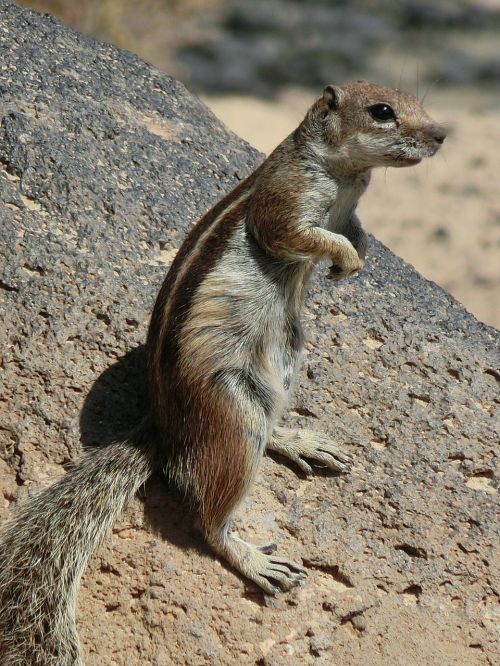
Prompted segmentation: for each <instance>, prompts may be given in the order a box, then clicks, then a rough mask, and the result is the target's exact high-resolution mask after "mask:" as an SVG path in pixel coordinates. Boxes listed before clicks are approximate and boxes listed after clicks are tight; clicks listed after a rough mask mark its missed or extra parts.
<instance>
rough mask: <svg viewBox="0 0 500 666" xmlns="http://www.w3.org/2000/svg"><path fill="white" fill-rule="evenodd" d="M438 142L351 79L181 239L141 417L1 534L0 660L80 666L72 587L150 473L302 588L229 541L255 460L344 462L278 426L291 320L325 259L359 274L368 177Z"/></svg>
mask: <svg viewBox="0 0 500 666" xmlns="http://www.w3.org/2000/svg"><path fill="white" fill-rule="evenodd" d="M445 136H446V132H445V130H444V129H443V127H441V126H440V125H437V124H436V123H434V122H433V121H432V120H431V119H430V117H429V116H428V115H427V114H426V112H425V111H424V109H423V108H422V106H421V104H420V103H419V102H418V100H417V99H415V98H414V97H413V96H411V95H409V94H407V93H404V92H401V91H399V90H392V89H389V88H385V87H381V86H378V85H374V84H372V83H368V82H365V81H357V82H354V83H350V84H347V85H343V86H327V87H326V88H325V90H324V92H323V94H322V96H321V97H320V98H319V99H318V100H317V101H316V102H315V103H314V104H313V105H312V107H311V108H310V109H309V110H308V112H307V115H306V116H305V118H304V120H303V121H302V123H301V124H300V125H299V127H298V128H297V129H296V130H295V131H294V132H293V133H292V134H291V135H290V136H288V137H287V138H286V139H285V140H284V141H283V143H281V144H280V145H279V146H278V147H277V148H276V150H275V151H274V152H273V153H272V154H271V155H270V156H269V157H268V158H267V159H266V160H265V161H264V162H263V164H262V165H261V166H260V167H259V168H258V169H257V170H256V171H255V172H254V173H253V174H251V175H250V176H249V177H248V178H247V179H246V180H245V181H243V182H242V183H240V184H239V185H238V186H237V187H236V188H235V189H234V190H233V191H232V192H231V193H230V194H228V195H227V196H226V197H225V198H224V199H223V200H222V201H220V202H219V203H218V204H216V205H215V206H214V207H213V208H212V209H211V210H210V211H209V212H208V213H207V214H206V215H205V216H204V217H203V218H202V219H201V220H200V221H199V222H198V223H197V224H196V225H195V226H194V228H193V229H192V230H191V232H190V233H189V235H188V236H187V238H186V240H185V241H184V243H183V245H182V246H181V248H180V250H179V251H178V253H177V255H176V257H175V259H174V261H173V263H172V265H171V267H170V270H169V272H168V274H167V276H166V279H165V282H164V283H163V286H162V288H161V291H160V293H159V295H158V298H157V301H156V304H155V307H154V310H153V314H152V318H151V324H150V328H149V333H148V340H147V349H148V373H149V384H150V392H151V408H150V412H149V414H148V415H147V416H146V418H145V419H144V421H143V422H142V423H141V424H139V425H138V426H137V429H136V431H135V432H134V433H133V434H132V435H131V436H130V439H129V440H128V441H124V442H117V443H115V444H112V445H110V446H108V447H106V448H104V449H100V450H93V451H90V452H88V453H86V454H85V455H84V457H83V458H82V460H81V461H80V462H79V463H78V464H77V465H76V466H75V468H74V469H73V470H72V471H70V472H69V473H67V474H66V475H65V476H64V477H63V478H62V479H61V480H60V481H58V482H57V483H56V484H55V485H53V486H52V487H49V488H47V489H45V490H43V491H42V492H40V493H38V494H37V495H35V496H34V497H32V498H30V499H28V500H27V501H26V502H24V503H23V504H22V506H21V508H20V510H19V512H18V513H17V515H16V516H15V517H14V518H13V519H12V520H11V521H10V522H9V523H7V525H6V526H5V527H4V529H3V531H2V532H1V536H0V546H1V552H0V655H1V656H0V663H1V664H2V666H20V665H21V664H22V665H23V666H26V665H30V664H31V665H34V664H37V665H41V664H43V665H44V666H48V665H51V666H56V665H57V666H69V665H71V666H74V665H75V664H77V665H78V664H81V663H82V661H81V656H80V647H79V641H78V636H77V633H76V629H75V615H74V605H75V597H76V589H77V585H78V582H79V579H80V577H81V574H82V572H83V569H84V568H85V566H86V564H87V561H88V559H89V557H90V555H91V554H92V552H93V551H94V549H95V548H96V547H97V545H98V544H99V542H100V541H101V540H102V538H103V537H104V536H105V534H106V533H107V531H108V529H109V528H110V527H111V525H112V523H113V522H114V520H115V519H116V517H117V516H118V514H119V513H120V512H121V511H122V510H123V508H124V507H125V505H126V504H127V502H128V501H129V500H130V499H131V498H132V497H133V496H134V494H135V493H136V491H137V490H138V488H139V487H140V486H141V485H142V484H143V483H144V482H145V481H146V480H147V479H148V478H149V476H150V475H151V474H152V473H153V472H154V471H155V470H158V469H163V470H164V472H165V474H166V475H167V477H168V478H169V479H171V480H172V481H173V482H174V483H175V484H176V485H177V486H178V488H180V490H181V491H182V492H183V493H184V494H185V495H186V496H187V497H188V498H189V499H190V500H191V502H192V503H193V505H194V507H195V508H196V511H197V512H198V516H199V521H200V525H201V527H202V529H203V532H204V534H205V536H206V539H207V541H208V543H209V544H210V545H211V547H212V548H213V550H214V551H215V552H216V553H217V554H218V555H220V556H221V557H222V558H224V559H225V560H227V561H228V562H229V563H230V564H231V565H232V566H233V567H234V568H235V569H236V570H237V571H239V572H240V573H241V574H243V575H244V576H246V577H247V578H249V579H250V580H252V581H254V582H255V583H256V584H257V585H258V586H260V587H261V588H262V589H263V590H264V592H266V593H268V594H274V593H276V592H277V591H278V590H289V589H290V588H291V587H292V586H294V585H297V584H299V583H301V582H302V581H303V580H304V577H305V574H306V570H305V569H304V567H303V566H302V565H300V564H297V563H294V562H289V561H288V560H287V559H284V558H281V557H278V556H276V555H275V554H274V551H273V547H267V548H266V547H263V548H259V547H257V546H255V545H251V544H249V543H246V542H245V541H243V540H241V539H239V538H238V537H236V536H235V535H234V534H233V533H232V531H231V520H232V517H233V514H234V512H235V510H236V508H237V507H238V505H239V504H240V503H241V501H242V500H243V498H244V497H245V496H246V495H247V493H248V492H249V490H250V488H251V486H252V484H253V482H254V481H255V478H256V476H257V474H258V470H259V466H260V463H261V460H262V457H263V455H264V453H265V451H276V452H278V453H280V454H282V455H284V456H287V457H289V458H290V459H291V460H293V461H294V462H295V463H297V465H298V466H299V467H300V468H301V469H302V470H303V471H304V472H307V473H309V472H311V467H310V465H309V463H308V462H307V461H315V462H316V463H319V464H322V465H326V466H327V467H329V468H330V469H332V470H334V471H344V470H346V469H347V468H348V466H349V462H350V456H349V455H348V454H347V453H346V452H344V451H343V450H342V448H341V446H340V445H338V444H337V443H334V442H331V441H329V439H328V438H327V437H326V436H325V435H322V434H318V433H314V432H310V431H308V430H299V431H296V432H292V431H288V430H284V429H282V428H279V427H276V423H277V420H278V418H279V416H280V413H281V411H282V410H283V408H284V406H285V403H286V401H287V398H288V395H289V393H290V390H291V387H292V385H293V380H294V376H295V374H296V371H297V366H298V363H299V360H300V355H301V349H302V345H303V341H302V338H303V336H302V330H301V325H300V310H301V307H302V303H303V300H304V292H305V289H306V286H307V284H308V280H309V278H310V276H311V273H312V271H313V269H314V267H315V266H316V264H317V263H318V261H319V260H320V259H323V258H329V259H330V260H331V262H332V267H331V268H330V273H329V275H330V277H331V278H333V279H335V280H338V279H340V278H343V277H346V276H349V275H352V274H354V273H356V272H357V271H358V270H359V269H360V268H361V267H362V266H363V262H364V258H365V253H366V247H367V237H366V234H365V232H364V231H363V230H362V228H361V225H360V223H359V220H358V218H357V217H356V215H355V209H356V205H357V203H358V199H359V197H360V196H361V195H362V194H363V192H364V191H365V189H366V187H367V185H368V182H369V178H370V171H371V169H372V168H373V167H378V166H383V167H388V166H394V167H403V166H410V165H413V164H417V163H418V162H419V161H420V160H421V159H423V158H425V157H430V156H432V155H434V153H436V151H437V150H438V149H439V148H440V146H441V144H442V143H443V141H444V139H445Z"/></svg>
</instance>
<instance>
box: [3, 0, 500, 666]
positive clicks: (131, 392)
mask: <svg viewBox="0 0 500 666" xmlns="http://www.w3.org/2000/svg"><path fill="white" fill-rule="evenodd" d="M0 50H1V63H2V65H1V73H0V90H1V97H0V117H1V121H0V193H1V200H2V207H1V209H0V215H1V225H0V235H1V244H0V256H1V270H0V294H1V305H0V315H1V319H2V322H3V326H2V329H1V332H0V335H1V338H0V345H1V349H2V357H1V364H2V373H1V381H2V389H1V393H0V405H1V412H0V418H1V422H0V484H1V486H0V487H1V498H2V501H1V503H0V518H2V519H3V518H5V517H6V516H7V515H8V514H9V512H10V511H11V509H13V508H14V505H15V501H16V500H17V499H18V498H20V497H22V496H23V494H25V493H26V492H28V491H29V489H30V488H34V487H38V486H40V485H41V484H46V483H48V481H49V479H51V478H53V477H54V476H55V475H57V474H59V473H62V468H63V467H64V465H65V463H67V462H68V461H69V460H71V459H73V458H74V457H75V456H76V455H77V453H78V450H79V448H80V446H81V443H83V444H84V445H93V444H102V443H103V442H105V441H107V440H109V438H110V437H112V436H114V435H116V434H117V433H119V432H123V431H126V430H127V428H128V427H130V425H131V424H132V423H134V422H135V420H136V419H137V418H138V417H139V415H140V413H141V411H142V410H143V409H144V404H145V386H144V368H143V364H144V354H143V349H142V347H141V345H142V343H143V341H144V339H145V333H146V327H147V323H148V315H149V312H150V309H151V306H152V303H153V300H154V298H155V295H156V292H157V290H158V288H159V285H160V283H161V281H162V278H163V275H164V273H165V271H166V269H167V267H168V265H169V263H170V261H171V259H172V257H173V256H174V254H175V251H176V249H177V247H178V246H179V243H180V242H181V241H182V238H183V236H184V234H185V232H186V230H187V229H188V228H189V227H190V225H191V224H193V223H194V221H195V220H196V219H197V218H198V217H199V215H200V214H201V213H202V212H203V211H204V210H205V209H206V208H207V207H209V206H210V205H211V204H212V203H213V202H214V201H215V200H217V199H218V198H219V197H220V196H221V194H222V193H223V192H226V191H227V190H229V189H230V188H231V187H232V186H234V185H235V184H236V183H237V182H238V180H239V179H241V178H242V177H243V176H244V175H245V174H247V173H248V172H249V171H250V170H251V169H252V168H253V167H254V166H255V165H256V164H257V163H258V162H259V160H260V156H259V155H258V154H257V153H256V152H255V151H254V150H252V149H251V148H250V147H249V146H248V145H247V144H244V143H243V142H242V141H241V140H239V139H238V138H237V137H236V136H234V135H232V134H231V133H229V132H228V131H227V130H225V129H224V128H223V127H222V126H221V125H220V124H219V123H218V122H217V121H216V120H215V118H214V117H213V116H212V115H211V114H210V112H208V111H207V109H206V108H205V107H204V106H203V104H201V103H200V102H199V101H198V100H196V99H195V98H194V97H193V96H192V95H190V94H189V93H188V92H187V91H186V90H185V88H184V87H183V86H182V85H181V84H179V83H178V82H176V81H174V80H173V79H171V78H169V77H168V76H165V75H163V74H161V73H160V72H158V71H156V70H155V69H153V68H152V67H150V66H149V65H147V64H145V63H144V62H141V61H140V60H138V59H137V58H136V57H135V56H133V55H131V54H129V53H126V52H122V51H119V50H117V49H115V48H113V47H111V46H108V45H103V44H98V43H96V42H94V41H92V40H90V39H87V38H85V37H83V36H81V35H78V34H76V33H73V32H71V31H69V30H68V29H66V28H64V27H63V26H62V25H60V24H59V23H57V22H56V21H55V20H54V19H52V18H50V17H48V16H40V15H36V14H33V13H30V12H28V11H24V10H21V9H19V8H17V7H16V6H14V5H12V4H10V2H6V1H5V0H0ZM427 185H428V186H429V187H431V185H432V184H431V183H428V184H427ZM304 318H305V322H306V328H307V332H308V338H309V342H308V344H307V353H306V355H305V359H304V364H303V371H302V372H301V374H300V377H299V381H298V386H297V390H296V394H295V397H294V398H293V400H292V404H291V405H290V407H291V411H290V413H289V415H288V416H287V417H286V419H285V420H286V421H288V422H289V423H292V424H296V425H297V426H299V427H302V426H306V425H307V426H308V427H314V428H318V429H321V430H324V431H326V432H328V433H330V434H331V436H332V437H334V438H335V439H337V440H340V441H343V442H345V445H346V448H347V449H348V450H349V451H350V452H351V453H353V455H354V456H355V460H356V462H355V465H354V469H353V470H352V472H351V474H350V475H346V476H339V477H335V476H330V475H327V474H324V473H323V472H322V471H321V470H319V471H318V474H317V476H316V477H315V478H312V479H305V478H303V477H301V476H300V474H297V472H296V470H295V469H293V468H291V467H288V466H287V465H283V464H282V461H279V460H277V459H271V458H267V459H266V460H265V461H264V463H263V466H262V473H261V476H260V482H259V483H258V484H257V485H256V487H255V488H254V491H253V493H252V495H251V496H250V498H249V499H248V500H247V501H246V503H245V505H244V507H243V508H242V510H241V512H240V520H239V521H238V529H239V531H240V532H241V533H242V534H244V535H246V536H248V538H249V539H252V540H254V541H256V542H262V543H268V542H269V541H275V542H276V543H277V544H278V547H279V550H280V553H281V554H283V555H288V556H291V557H293V558H302V561H303V562H304V564H305V565H306V566H307V567H308V569H309V571H310V575H309V578H308V581H307V584H306V585H305V586H304V587H302V588H300V589H296V590H295V591H293V592H292V593H291V594H287V595H282V596H280V597H278V598H277V599H268V598H266V597H264V596H263V595H262V594H261V593H260V592H259V591H258V590H257V589H255V588H254V587H253V586H252V585H251V584H248V583H246V582H245V581H244V580H242V579H240V578H239V577H238V576H237V575H235V574H234V572H233V571H231V570H230V569H228V568H227V567H226V566H224V565H223V564H221V563H220V562H219V561H217V560H216V559H214V558H213V557H212V555H211V554H210V552H209V551H208V549H207V548H206V547H205V546H204V544H203V541H202V540H201V539H200V537H199V535H198V534H197V533H196V531H195V529H194V528H193V526H192V525H193V520H192V516H190V514H189V512H188V511H187V509H186V508H184V507H182V506H181V505H180V504H179V502H178V500H177V499H176V498H175V497H173V496H171V495H169V493H168V489H167V488H166V485H165V483H164V482H163V480H162V479H161V478H160V477H157V478H155V479H153V480H152V481H151V482H150V483H149V484H147V486H146V488H145V489H144V492H143V494H142V497H141V498H139V499H137V500H136V501H135V502H134V503H133V506H132V507H131V508H130V509H129V510H128V511H127V513H126V514H125V515H124V516H123V517H122V518H121V519H120V521H119V522H118V523H117V525H116V527H115V529H114V530H113V534H112V535H111V536H110V538H109V539H108V540H107V541H106V543H105V544H104V545H103V546H102V548H101V549H100V550H99V552H98V553H97V554H96V556H95V557H94V558H93V560H92V565H91V567H90V569H89V570H88V572H87V573H86V575H85V578H84V582H83V586H82V589H81V592H80V597H79V618H80V619H79V628H80V633H81V636H82V640H83V643H84V645H85V650H86V655H87V664H88V665H89V666H94V665H95V666H97V664H99V665H107V664H110V665H111V664H117V665H125V664H126V665H127V666H128V665H132V666H133V665H135V664H154V665H155V666H163V665H167V664H172V663H175V664H189V665H198V664H200V665H201V664H214V663H217V664H235V663H237V664H260V665H266V666H278V665H280V664H291V663H292V664H295V663H297V664H298V663H300V664H309V663H311V664H312V663H318V664H321V663H324V664H332V663H339V664H340V663H342V664H349V665H355V664H366V663H369V664H370V665H374V666H378V665H379V664H380V665H382V664H384V665H387V664H391V665H392V664H401V665H403V664H404V665H405V666H407V665H409V666H413V665H415V666H416V665H417V664H418V665H421V664H440V665H443V664H456V665H457V666H458V665H459V664H460V665H462V664H468V665H469V664H470V665H472V666H475V665H479V664H493V663H495V660H496V655H497V652H496V649H497V643H496V642H495V640H496V638H497V634H495V620H498V606H497V603H498V596H499V592H500V590H499V579H498V570H497V569H495V566H498V561H499V558H498V552H497V553H496V559H495V552H494V551H495V546H497V545H498V535H497V533H496V529H495V528H496V524H495V510H496V509H497V508H498V500H497V490H496V480H495V462H496V456H497V451H496V450H495V448H494V447H495V446H496V440H497V434H498V433H497V430H498V421H496V422H495V412H494V410H495V407H496V406H498V381H499V379H500V374H499V372H498V361H499V358H498V351H497V350H498V333H497V332H496V331H495V330H494V329H492V328H489V327H487V326H485V325H483V324H481V323H479V322H478V321H477V320H475V319H474V318H473V317H472V316H471V315H469V314H468V313H467V312H466V311H465V310H464V309H463V308H462V306H461V305H460V304H459V303H457V302H456V301H454V300H453V299H452V298H451V297H450V296H449V295H448V294H447V293H446V292H444V291H443V290H441V289H440V288H438V287H437V286H436V285H434V284H433V283H430V282H427V281H425V280H423V279H422V278H421V277H420V276H419V275H418V274H417V273H416V272H415V271H414V270H413V269H412V268H411V267H409V266H408V265H406V264H404V262H402V261H401V260H400V259H398V258H397V257H396V256H394V255H393V254H391V253H390V252H389V251H388V250H387V249H386V248H384V247H383V246H382V245H381V244H379V243H377V242H376V241H373V244H372V249H371V253H370V257H369V261H368V262H367V265H366V268H365V269H364V270H363V272H362V273H361V275H359V276H358V277H357V278H355V279H352V280H348V281H345V282H344V283H342V284H340V285H339V286H338V287H336V288H335V287H334V286H332V284H331V283H330V282H328V281H327V280H325V279H324V278H323V277H322V276H321V275H319V276H318V277H317V278H316V280H315V281H314V282H313V284H312V286H311V289H310V293H309V296H308V302H307V308H306V311H305V315H304ZM495 426H496V427H495Z"/></svg>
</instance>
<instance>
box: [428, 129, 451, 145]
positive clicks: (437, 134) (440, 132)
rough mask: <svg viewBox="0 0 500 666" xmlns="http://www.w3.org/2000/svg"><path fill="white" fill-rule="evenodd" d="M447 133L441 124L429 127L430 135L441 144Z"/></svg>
mask: <svg viewBox="0 0 500 666" xmlns="http://www.w3.org/2000/svg"><path fill="white" fill-rule="evenodd" d="M447 134H448V132H447V131H446V129H445V128H444V127H443V126H442V125H434V127H432V128H431V135H432V138H433V139H434V141H435V142H436V143H439V144H442V143H443V142H444V140H445V139H446V135H447Z"/></svg>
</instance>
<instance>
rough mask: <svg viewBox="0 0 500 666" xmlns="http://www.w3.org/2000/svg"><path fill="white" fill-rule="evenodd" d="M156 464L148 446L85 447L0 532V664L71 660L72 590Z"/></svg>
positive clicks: (73, 664)
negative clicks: (84, 451)
mask: <svg viewBox="0 0 500 666" xmlns="http://www.w3.org/2000/svg"><path fill="white" fill-rule="evenodd" d="M156 468H157V464H156V457H155V454H154V450H153V448H152V446H135V445H134V444H132V443H130V442H121V443H115V444H111V445H110V446H108V447H106V448H104V449H97V450H94V451H91V452H90V453H87V454H86V455H85V456H84V457H83V459H82V460H81V461H80V462H79V463H77V465H76V466H75V467H74V468H73V469H72V470H71V471H70V472H68V473H67V474H66V475H65V476H64V477H63V478H62V479H61V480H60V481H58V482H57V483H55V484H54V485H53V486H51V487H49V488H47V489H45V490H43V491H42V492H40V493H38V494H37V495H35V496H34V497H32V498H30V499H28V500H27V501H26V502H25V503H24V504H23V505H22V507H21V509H20V511H19V512H18V513H17V515H16V516H15V517H14V518H13V519H12V520H11V521H9V522H8V523H7V524H6V525H5V527H4V528H3V529H2V530H1V532H0V666H21V665H22V666H78V665H81V664H82V661H81V657H80V645H79V640H78V635H77V633H76V629H75V598H76V592H77V586H78V583H79V581H80V577H81V575H82V573H83V571H84V569H85V567H86V565H87V562H88V560H89V558H90V556H91V555H92V553H93V551H94V550H95V549H96V547H97V546H98V544H99V542H100V541H101V540H102V539H103V537H104V536H105V535H106V533H107V531H108V530H109V529H110V527H111V526H112V524H113V522H114V521H115V519H116V518H117V517H118V515H119V514H120V512H121V511H122V510H123V509H124V508H125V506H126V504H127V503H128V502H129V501H130V500H131V499H132V497H133V496H134V494H135V493H136V491H137V490H138V488H139V487H140V486H141V484H143V483H144V482H145V481H146V480H147V479H148V478H149V476H151V474H152V473H153V472H154V471H155V469H156Z"/></svg>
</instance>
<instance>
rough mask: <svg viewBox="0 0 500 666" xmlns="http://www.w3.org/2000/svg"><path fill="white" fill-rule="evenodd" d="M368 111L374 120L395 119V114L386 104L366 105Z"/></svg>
mask: <svg viewBox="0 0 500 666" xmlns="http://www.w3.org/2000/svg"><path fill="white" fill-rule="evenodd" d="M368 111H369V112H370V114H371V116H372V118H375V120H396V114H395V113H394V111H393V110H392V108H391V107H390V106H389V105H388V104H374V105H373V106H369V107H368Z"/></svg>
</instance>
